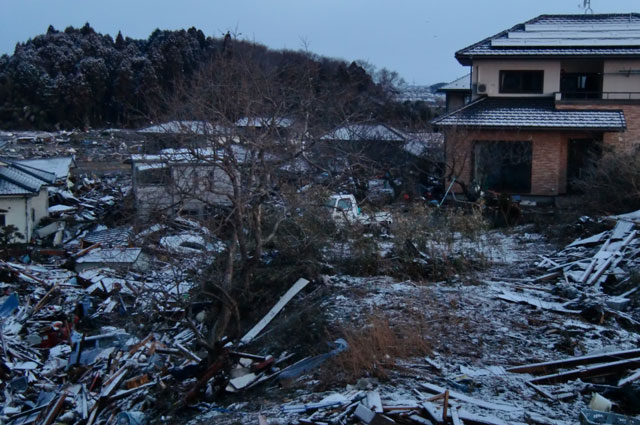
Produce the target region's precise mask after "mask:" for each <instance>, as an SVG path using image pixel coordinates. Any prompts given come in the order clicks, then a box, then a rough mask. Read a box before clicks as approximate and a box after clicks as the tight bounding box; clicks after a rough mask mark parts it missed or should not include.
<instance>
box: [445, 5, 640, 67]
mask: <svg viewBox="0 0 640 425" xmlns="http://www.w3.org/2000/svg"><path fill="white" fill-rule="evenodd" d="M551 26H558V28H557V29H556V33H557V40H559V42H558V43H556V45H555V46H554V45H553V44H554V43H553V42H549V44H550V45H549V46H541V45H540V44H541V43H542V42H541V41H540V40H538V39H536V35H535V32H536V31H538V30H540V28H541V27H547V30H548V29H549V27H551ZM617 26H618V27H626V31H627V32H628V34H629V38H628V39H627V40H626V41H625V42H624V43H623V44H625V45H611V46H609V45H607V42H606V40H607V39H609V38H610V37H611V33H612V28H615V27H617ZM637 28H640V14H637V13H627V14H600V15H541V16H538V17H537V18H534V19H532V20H530V21H528V22H525V23H523V24H518V25H516V26H514V27H513V28H511V29H508V30H505V31H502V32H500V33H498V34H496V35H494V36H491V37H489V38H486V39H484V40H482V41H480V42H478V43H475V44H473V45H471V46H469V47H465V48H464V49H461V50H459V51H458V52H456V58H457V59H458V61H460V62H461V63H462V64H463V65H469V64H470V62H471V60H473V59H477V58H479V57H480V58H482V57H485V58H488V57H504V56H512V57H529V56H536V57H545V56H546V57H571V56H573V57H593V56H610V57H616V56H625V57H629V56H634V57H640V38H638V37H636V36H635V34H634V32H635V31H636V29H637ZM576 31H578V32H579V31H588V32H587V33H588V34H589V38H590V39H593V40H594V42H593V45H589V43H588V42H587V41H586V40H585V39H583V38H581V37H580V36H579V35H576V34H575V32H576ZM613 32H614V33H615V36H616V37H620V34H621V32H620V31H618V32H616V31H613ZM510 33H512V34H514V33H515V34H516V35H517V36H518V37H522V36H523V34H527V33H532V34H527V37H526V38H525V40H526V39H529V40H531V38H533V39H536V40H538V42H531V43H532V44H533V45H529V46H527V45H526V43H523V44H522V45H521V46H500V45H493V44H501V43H500V42H497V43H493V42H494V40H498V41H501V40H509V39H510V38H509V34H510ZM594 34H595V38H593V37H594ZM598 34H601V36H598ZM546 36H547V37H548V33H547V35H546ZM572 38H573V39H575V40H580V43H577V44H581V45H577V46H566V45H558V44H567V42H566V40H567V39H572ZM516 43H517V41H516ZM620 43H621V41H620V40H619V38H618V39H617V40H614V41H611V44H620ZM542 44H545V43H542Z"/></svg>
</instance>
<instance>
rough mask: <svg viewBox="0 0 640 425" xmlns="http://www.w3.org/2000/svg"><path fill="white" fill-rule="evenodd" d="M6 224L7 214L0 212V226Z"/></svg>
mask: <svg viewBox="0 0 640 425" xmlns="http://www.w3.org/2000/svg"><path fill="white" fill-rule="evenodd" d="M6 225H7V215H6V214H0V227H4V226H6Z"/></svg>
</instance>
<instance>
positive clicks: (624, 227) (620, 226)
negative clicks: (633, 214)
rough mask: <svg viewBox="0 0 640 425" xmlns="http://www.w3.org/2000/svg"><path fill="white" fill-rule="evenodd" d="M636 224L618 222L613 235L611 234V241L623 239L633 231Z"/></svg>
mask: <svg viewBox="0 0 640 425" xmlns="http://www.w3.org/2000/svg"><path fill="white" fill-rule="evenodd" d="M633 226H634V224H633V223H631V222H629V221H618V222H617V223H616V227H614V228H613V233H612V234H611V239H614V240H617V239H622V238H623V237H624V235H626V234H627V233H628V232H630V231H631V229H632V228H633Z"/></svg>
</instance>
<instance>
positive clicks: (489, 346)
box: [193, 228, 640, 424]
mask: <svg viewBox="0 0 640 425" xmlns="http://www.w3.org/2000/svg"><path fill="white" fill-rule="evenodd" d="M530 230H531V229H530V228H518V229H513V230H511V231H508V232H506V233H505V232H500V231H491V232H490V233H489V235H488V236H486V240H485V241H482V243H485V245H484V246H485V248H486V250H487V251H486V252H487V255H486V258H487V259H488V260H489V262H490V264H489V265H488V267H487V268H486V269H485V270H483V271H481V272H479V273H478V274H476V275H472V276H462V277H459V278H458V279H452V280H451V281H449V282H439V283H435V284H433V283H431V284H424V283H420V284H419V283H417V282H411V281H397V280H394V279H393V278H390V277H385V276H378V277H354V276H332V277H330V278H329V279H328V285H329V292H330V293H331V296H330V297H329V298H328V299H327V300H326V301H325V302H324V305H323V307H324V309H325V310H326V313H327V317H328V320H329V321H330V322H332V323H334V324H351V325H355V326H358V325H363V326H364V325H365V323H364V322H363V321H364V320H365V319H366V318H367V317H369V315H370V314H372V313H375V314H386V315H387V316H388V317H390V318H391V319H392V320H393V321H394V322H395V323H400V322H401V321H403V320H414V318H415V317H422V320H423V321H424V322H423V323H422V325H424V324H425V323H426V325H427V326H428V329H429V330H430V332H429V333H428V335H427V336H426V338H427V339H428V342H429V344H430V345H431V347H432V354H431V355H430V356H429V358H428V361H427V359H425V358H413V359H403V360H400V361H398V366H399V367H398V368H397V370H395V371H393V372H392V374H391V375H390V379H389V381H388V382H378V381H376V380H375V379H368V380H364V381H365V384H364V385H365V386H367V385H368V386H369V387H371V386H373V387H376V389H377V390H378V391H379V392H380V394H381V396H382V399H383V404H385V405H391V404H399V405H412V404H415V403H418V402H419V397H418V396H417V393H416V392H415V390H420V391H422V392H423V393H425V394H427V393H426V392H425V391H424V390H422V389H421V388H420V384H421V383H426V382H429V383H432V384H436V385H438V386H441V387H446V388H449V389H451V390H453V391H458V392H460V393H463V394H465V395H467V396H469V397H473V398H477V399H481V400H484V401H486V402H489V403H498V404H503V405H505V404H506V405H508V406H510V407H511V408H510V409H509V411H503V410H493V411H491V410H487V409H483V408H481V407H478V406H474V405H471V404H468V403H461V404H464V408H465V409H466V410H468V411H471V412H474V413H476V414H482V415H485V416H486V415H493V416H496V417H498V418H500V419H502V420H504V421H508V422H510V423H535V422H536V421H540V416H542V417H545V418H549V419H550V420H551V421H552V423H556V424H563V423H577V422H578V412H579V411H580V409H582V408H585V407H586V405H587V404H588V402H589V399H587V398H586V397H585V396H583V395H581V394H580V390H582V389H583V385H585V384H580V383H577V384H576V383H569V384H560V385H555V386H545V388H546V389H547V390H548V391H550V392H553V393H554V394H564V395H565V396H566V397H567V398H566V399H563V400H562V401H557V400H553V401H552V400H548V399H545V398H544V397H543V396H541V395H540V394H538V393H536V391H535V390H534V389H533V388H531V387H530V386H528V385H527V384H526V381H527V380H528V379H530V378H531V376H530V375H526V374H513V373H507V372H505V371H504V369H505V368H507V367H509V366H514V365H518V364H526V363H533V362H541V361H549V360H557V359H562V358H566V357H571V356H578V355H584V354H588V353H589V354H591V353H600V352H607V351H614V350H616V351H617V350H624V349H631V348H635V347H637V346H638V345H640V338H639V337H638V335H637V334H634V333H630V332H627V331H625V330H622V329H618V328H612V327H610V326H607V325H593V324H590V323H587V322H584V321H583V320H581V319H580V317H579V316H578V315H575V314H571V313H565V312H559V311H554V309H553V308H552V307H554V306H556V305H559V306H562V303H561V300H557V299H555V298H554V295H553V294H551V293H550V292H549V291H548V290H547V288H546V287H545V286H544V285H539V289H538V288H537V287H536V286H535V285H532V284H531V283H530V282H529V283H527V282H526V280H527V277H535V276H537V275H539V274H540V273H541V272H540V271H536V270H535V269H533V270H532V267H533V265H534V264H535V263H536V262H537V261H538V260H540V256H542V255H548V254H549V253H550V252H551V251H553V249H554V247H553V246H551V245H550V244H548V243H547V242H546V241H545V238H544V237H543V236H541V235H539V234H535V233H533V232H531V231H530ZM476 248H477V246H475V247H474V249H476ZM505 294H507V295H511V296H512V297H513V298H515V299H517V298H518V297H521V298H522V299H525V300H526V301H529V303H522V302H509V301H505V300H503V299H499V298H498V297H500V296H505ZM415 313H419V314H420V316H417V315H416V314H415ZM433 365H437V366H438V368H435V367H434V366H433ZM327 367H328V368H330V367H335V366H327ZM332 372H336V371H331V370H330V369H329V370H327V369H325V370H323V371H322V373H332ZM362 381H363V380H361V382H357V383H356V382H354V383H352V385H353V386H355V388H358V387H359V386H362V385H363V383H362ZM315 382H316V381H315V380H314V377H313V376H306V377H303V378H301V379H300V380H299V382H298V383H297V388H296V389H294V390H290V389H285V388H279V387H277V386H275V385H272V386H270V387H268V388H267V390H266V391H265V393H262V394H260V395H259V396H258V395H257V394H256V397H252V395H251V393H247V394H245V396H244V400H245V401H246V400H249V401H246V403H245V404H243V405H242V406H232V408H231V411H230V412H227V413H221V412H220V411H216V412H215V413H210V414H215V415H218V416H217V417H216V423H221V424H223V423H232V422H233V421H234V420H236V421H237V420H238V418H242V419H241V421H242V422H243V423H249V422H254V423H255V422H257V413H258V412H261V413H262V414H263V415H264V416H265V417H267V418H268V420H269V423H270V424H275V423H279V424H284V423H296V422H297V419H298V418H300V417H306V416H308V415H309V414H302V416H296V415H292V414H289V413H287V414H285V413H283V412H282V411H281V406H282V405H284V404H285V402H291V403H307V402H317V401H319V400H321V399H322V398H324V397H326V396H327V395H328V394H330V393H331V392H321V393H314V383H315ZM353 388H354V387H352V386H348V387H336V388H333V389H332V390H333V391H336V392H340V393H344V392H345V391H347V390H350V389H353ZM365 389H366V388H365ZM428 395H430V394H428ZM201 419H203V417H200V418H199V420H201ZM245 421H246V422H245ZM193 423H201V422H199V421H195V422H193Z"/></svg>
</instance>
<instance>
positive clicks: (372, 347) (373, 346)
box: [331, 312, 431, 382]
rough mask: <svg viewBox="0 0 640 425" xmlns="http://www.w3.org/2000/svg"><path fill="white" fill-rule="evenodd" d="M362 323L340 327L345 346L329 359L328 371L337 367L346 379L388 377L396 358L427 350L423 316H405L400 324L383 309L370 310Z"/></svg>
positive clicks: (422, 353)
mask: <svg viewBox="0 0 640 425" xmlns="http://www.w3.org/2000/svg"><path fill="white" fill-rule="evenodd" d="M415 316H418V314H415ZM363 322H364V323H366V325H364V326H351V327H346V328H343V329H341V332H340V333H341V334H342V335H343V338H344V339H345V340H346V341H347V343H348V344H349V349H348V350H347V351H345V352H343V353H342V354H340V355H339V356H337V357H336V358H335V359H334V360H333V361H332V363H333V365H331V370H341V371H342V373H343V376H342V377H341V378H342V379H343V380H345V381H347V382H355V381H356V380H357V379H358V378H361V377H363V376H367V377H375V378H378V379H388V377H389V371H390V370H391V369H393V368H395V367H396V361H397V360H400V359H407V358H411V357H417V356H424V355H427V354H429V353H430V352H431V347H430V344H429V342H428V341H427V339H425V338H424V336H425V332H427V323H426V321H425V320H424V317H414V318H411V317H407V318H406V320H405V321H403V322H402V323H392V322H391V321H390V320H389V318H388V317H386V316H385V315H384V313H383V312H374V313H373V314H371V315H370V316H369V317H368V318H367V319H365V320H364V321H363ZM331 378H332V379H335V376H332V377H331Z"/></svg>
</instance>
